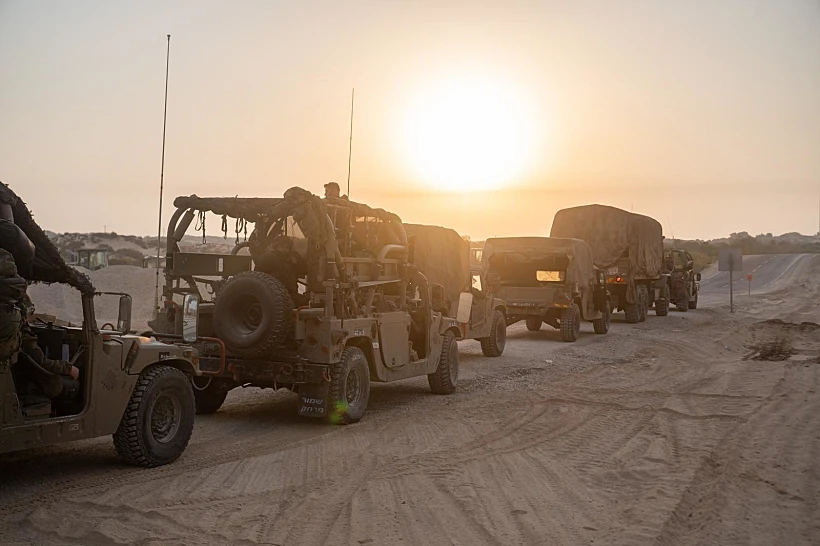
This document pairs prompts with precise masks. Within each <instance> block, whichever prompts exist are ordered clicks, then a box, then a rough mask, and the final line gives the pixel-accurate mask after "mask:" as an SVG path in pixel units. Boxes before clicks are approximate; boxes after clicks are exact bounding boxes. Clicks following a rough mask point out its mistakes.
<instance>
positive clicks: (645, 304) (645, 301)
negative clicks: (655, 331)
mask: <svg viewBox="0 0 820 546" xmlns="http://www.w3.org/2000/svg"><path fill="white" fill-rule="evenodd" d="M635 291H636V292H637V293H638V308H639V309H640V318H638V322H646V316H647V315H648V314H649V290H648V289H647V288H646V285H645V284H640V285H638V286H637V287H636V288H635Z"/></svg>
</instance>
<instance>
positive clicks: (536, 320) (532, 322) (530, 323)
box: [527, 317, 544, 332]
mask: <svg viewBox="0 0 820 546" xmlns="http://www.w3.org/2000/svg"><path fill="white" fill-rule="evenodd" d="M543 323H544V321H543V320H542V319H541V317H529V318H527V330H529V331H530V332H537V331H538V330H540V329H541V324H543Z"/></svg>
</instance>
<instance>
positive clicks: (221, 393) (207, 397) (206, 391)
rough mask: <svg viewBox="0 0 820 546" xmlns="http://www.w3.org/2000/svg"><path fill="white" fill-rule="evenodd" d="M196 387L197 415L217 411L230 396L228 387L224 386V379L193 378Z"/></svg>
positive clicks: (192, 381)
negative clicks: (205, 379)
mask: <svg viewBox="0 0 820 546" xmlns="http://www.w3.org/2000/svg"><path fill="white" fill-rule="evenodd" d="M191 383H192V385H193V388H194V401H195V403H196V404H195V405H196V413H197V415H208V414H210V413H216V412H217V411H219V408H221V407H222V404H224V403H225V398H226V397H227V396H228V389H226V388H224V386H225V385H224V383H223V382H222V381H214V379H213V378H209V379H207V381H202V378H194V377H192V378H191Z"/></svg>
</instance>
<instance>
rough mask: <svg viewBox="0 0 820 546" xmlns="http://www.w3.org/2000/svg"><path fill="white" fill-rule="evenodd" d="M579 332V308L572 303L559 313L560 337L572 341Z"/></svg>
mask: <svg viewBox="0 0 820 546" xmlns="http://www.w3.org/2000/svg"><path fill="white" fill-rule="evenodd" d="M580 333H581V310H580V309H578V306H577V305H575V304H574V303H571V304H570V305H569V307H567V308H566V309H564V312H563V313H561V339H563V340H564V341H567V342H573V341H575V340H577V339H578V334H580Z"/></svg>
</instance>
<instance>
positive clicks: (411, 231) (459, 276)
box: [404, 224, 507, 357]
mask: <svg viewBox="0 0 820 546" xmlns="http://www.w3.org/2000/svg"><path fill="white" fill-rule="evenodd" d="M404 227H405V230H406V231H407V236H408V238H409V243H410V259H409V261H410V263H411V264H413V265H415V266H417V267H418V268H419V271H421V272H422V273H424V275H425V276H426V277H427V279H428V281H430V282H433V283H438V284H441V285H442V286H444V291H445V298H446V305H445V307H446V309H447V313H446V315H447V316H449V317H455V319H456V321H457V322H458V325H459V328H460V334H459V337H458V339H459V340H462V339H475V340H477V341H478V342H479V343H480V344H481V352H482V353H484V356H489V357H497V356H501V354H502V353H503V352H504V346H505V345H506V342H507V324H506V313H507V309H506V305H505V304H504V300H502V299H500V298H497V297H495V293H494V290H493V287H491V286H490V285H489V283H488V282H487V281H486V278H485V274H484V271H483V270H482V269H481V267H480V264H478V263H477V262H476V263H473V262H472V261H471V259H472V257H473V256H474V255H475V254H474V252H472V250H473V249H471V248H470V243H469V241H467V240H465V239H464V238H463V237H461V235H459V234H458V232H456V231H455V230H452V229H449V228H444V227H439V226H426V225H420V224H404Z"/></svg>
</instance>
